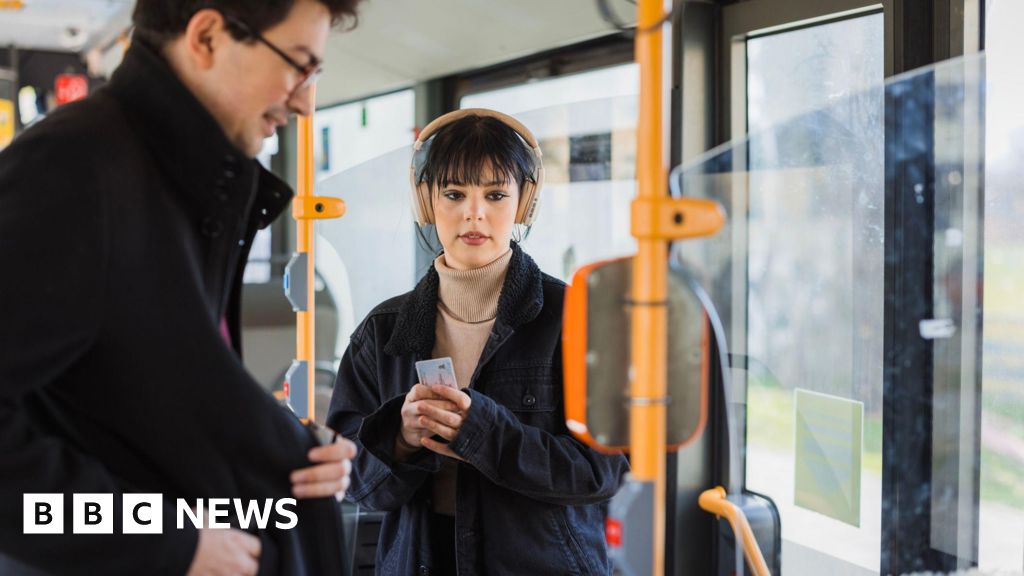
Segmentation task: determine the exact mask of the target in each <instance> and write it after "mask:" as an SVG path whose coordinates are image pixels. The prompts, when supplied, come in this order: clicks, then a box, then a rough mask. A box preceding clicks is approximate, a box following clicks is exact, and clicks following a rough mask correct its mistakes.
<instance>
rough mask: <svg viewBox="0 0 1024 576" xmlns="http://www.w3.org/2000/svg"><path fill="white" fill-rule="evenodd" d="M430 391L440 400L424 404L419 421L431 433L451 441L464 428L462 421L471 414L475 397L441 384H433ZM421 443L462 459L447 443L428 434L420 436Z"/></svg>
mask: <svg viewBox="0 0 1024 576" xmlns="http://www.w3.org/2000/svg"><path fill="white" fill-rule="evenodd" d="M430 391H431V392H432V393H433V394H434V395H435V396H436V397H437V398H439V400H437V401H434V402H431V403H425V404H424V405H423V407H422V408H421V409H420V414H421V416H420V417H419V420H418V421H417V423H418V424H419V425H420V426H422V427H423V428H426V429H427V430H428V431H429V433H430V434H437V435H438V436H440V437H441V438H444V439H445V440H447V441H449V442H451V441H453V440H455V438H456V437H457V436H458V435H459V430H461V429H462V423H463V422H464V421H465V418H466V416H467V415H468V414H469V407H470V405H471V404H472V403H473V399H472V398H470V397H469V394H466V393H465V392H463V391H462V390H456V389H454V388H449V387H448V386H444V385H441V384H433V385H431V386H430ZM444 402H447V404H448V405H450V406H451V407H452V408H449V407H448V406H445V405H444V404H443V403H444ZM420 444H421V445H422V446H423V447H424V448H426V449H427V450H430V451H431V452H437V453H438V454H440V455H442V456H448V457H449V458H455V459H456V460H462V458H460V457H459V456H458V455H457V454H455V452H452V449H451V448H449V447H448V445H447V444H445V443H443V442H438V441H437V440H434V439H433V438H429V437H428V436H426V435H425V436H423V437H421V438H420Z"/></svg>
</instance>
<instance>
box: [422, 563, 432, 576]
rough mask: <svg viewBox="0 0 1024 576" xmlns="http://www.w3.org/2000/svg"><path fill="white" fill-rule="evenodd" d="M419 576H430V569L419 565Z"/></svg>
mask: <svg viewBox="0 0 1024 576" xmlns="http://www.w3.org/2000/svg"><path fill="white" fill-rule="evenodd" d="M420 576H430V568H427V567H426V566H424V565H422V564H420Z"/></svg>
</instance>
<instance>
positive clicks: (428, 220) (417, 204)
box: [409, 166, 434, 226]
mask: <svg viewBox="0 0 1024 576" xmlns="http://www.w3.org/2000/svg"><path fill="white" fill-rule="evenodd" d="M409 189H410V191H411V192H412V198H410V200H412V211H413V217H414V218H416V224H417V225H418V226H426V225H427V224H433V223H434V209H433V208H432V207H431V205H430V185H429V184H427V183H426V182H424V183H422V184H420V185H416V167H415V166H410V167H409Z"/></svg>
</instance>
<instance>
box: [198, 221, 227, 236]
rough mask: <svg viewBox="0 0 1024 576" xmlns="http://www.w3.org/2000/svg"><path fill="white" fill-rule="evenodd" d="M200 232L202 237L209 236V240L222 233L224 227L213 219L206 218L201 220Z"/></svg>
mask: <svg viewBox="0 0 1024 576" xmlns="http://www.w3.org/2000/svg"><path fill="white" fill-rule="evenodd" d="M200 231H201V232H202V233H203V236H209V237H210V238H216V237H217V236H220V233H221V232H223V231H224V225H223V224H221V223H220V220H214V219H213V218H206V219H205V220H203V225H202V228H200Z"/></svg>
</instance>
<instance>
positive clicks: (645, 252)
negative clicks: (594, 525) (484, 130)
mask: <svg viewBox="0 0 1024 576" xmlns="http://www.w3.org/2000/svg"><path fill="white" fill-rule="evenodd" d="M662 2H663V0H640V1H639V6H638V14H637V15H638V19H637V20H638V21H637V34H636V60H637V63H638V64H639V66H640V100H639V103H640V112H639V123H638V130H637V188H638V190H637V201H638V202H644V201H652V200H653V201H657V200H658V199H661V198H667V196H668V189H667V183H668V180H667V177H668V166H667V162H666V158H665V154H664V145H663V134H662V131H663V126H662V117H663V113H664V111H663V109H662V102H663V97H664V95H663V94H662V28H663V26H661V25H659V24H660V23H661V22H663V20H664V6H663V3H662ZM636 223H637V222H636V214H635V213H634V222H633V224H634V236H636V238H637V244H638V252H637V255H636V257H635V259H634V261H633V278H632V288H631V296H632V302H631V304H632V312H631V314H632V327H631V334H630V346H631V350H632V358H633V366H632V370H631V371H630V374H631V378H630V434H629V438H630V454H631V458H632V459H631V462H630V467H631V473H632V475H633V478H634V479H635V480H637V481H639V482H652V483H653V484H654V507H653V519H652V521H653V530H652V532H651V534H652V550H651V553H652V554H653V555H654V556H653V558H654V562H653V565H652V566H653V574H654V576H662V575H663V574H664V571H665V450H666V434H667V433H666V406H665V405H666V386H667V385H666V355H667V346H668V344H667V340H668V329H667V318H666V309H667V307H666V304H665V301H666V293H667V282H668V280H667V276H668V267H667V264H666V261H667V257H668V242H667V241H666V239H665V238H659V237H651V236H649V235H639V234H637V233H636V228H635V225H636Z"/></svg>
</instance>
